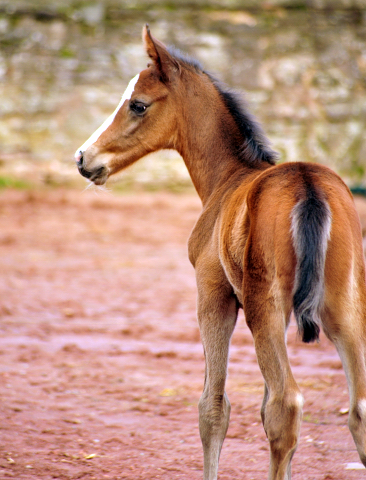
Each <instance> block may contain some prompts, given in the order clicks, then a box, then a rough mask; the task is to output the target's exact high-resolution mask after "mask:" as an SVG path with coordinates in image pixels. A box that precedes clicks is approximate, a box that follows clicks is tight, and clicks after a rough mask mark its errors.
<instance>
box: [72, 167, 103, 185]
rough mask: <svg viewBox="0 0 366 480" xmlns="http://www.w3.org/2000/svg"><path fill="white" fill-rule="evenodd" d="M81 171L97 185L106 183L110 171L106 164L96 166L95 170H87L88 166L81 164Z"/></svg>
mask: <svg viewBox="0 0 366 480" xmlns="http://www.w3.org/2000/svg"><path fill="white" fill-rule="evenodd" d="M79 172H80V174H81V175H82V176H83V177H85V178H87V179H88V180H90V181H91V182H93V183H94V184H95V185H104V184H105V182H106V181H107V180H108V177H109V171H108V169H107V167H105V166H104V165H102V166H100V167H98V168H94V169H93V170H87V169H86V168H84V167H82V166H80V167H79Z"/></svg>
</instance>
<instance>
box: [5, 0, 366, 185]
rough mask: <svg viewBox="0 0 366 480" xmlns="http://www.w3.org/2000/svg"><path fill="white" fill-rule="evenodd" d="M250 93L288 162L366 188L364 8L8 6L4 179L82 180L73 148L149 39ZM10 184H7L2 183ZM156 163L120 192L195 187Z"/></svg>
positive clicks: (119, 89) (234, 2)
mask: <svg viewBox="0 0 366 480" xmlns="http://www.w3.org/2000/svg"><path fill="white" fill-rule="evenodd" d="M146 22H148V23H149V24H150V28H151V30H152V33H153V34H154V35H155V36H156V37H158V38H159V39H161V40H162V41H164V42H165V43H167V44H174V45H176V46H177V47H178V48H180V49H182V50H184V51H186V52H187V53H189V54H191V55H193V56H195V57H196V58H198V59H199V60H200V61H201V62H202V63H203V64H204V66H205V67H206V68H207V69H208V70H210V71H212V72H214V73H216V75H217V76H218V77H219V78H221V79H222V80H223V81H224V82H226V83H228V84H229V85H231V86H232V87H234V88H235V89H238V90H240V91H243V92H246V99H247V101H248V103H249V105H250V108H251V110H252V111H253V112H254V113H255V114H256V115H257V116H258V118H259V119H260V121H261V122H262V123H263V125H264V128H265V131H266V133H267V134H268V137H269V138H270V140H271V141H272V143H273V145H274V147H275V149H277V150H278V151H279V152H280V155H281V160H284V161H294V160H306V161H315V162H320V163H323V164H326V165H329V166H331V167H333V168H335V169H336V170H337V171H338V172H339V173H341V175H343V176H344V177H345V178H346V180H347V181H348V183H350V184H356V183H358V184H359V183H363V184H365V182H366V135H365V125H366V1H364V0H358V1H357V0H354V1H352V0H334V1H330V0H329V1H327V0H313V1H307V2H301V1H289V0H288V1H285V0H273V1H266V2H264V1H254V0H252V1H250V0H242V1H239V0H215V1H212V0H210V1H209V2H208V1H206V0H199V1H194V2H193V1H191V2H189V1H186V0H181V1H180V2H179V1H170V2H166V3H165V2H153V1H147V0H105V1H104V2H101V1H99V2H98V1H76V0H62V1H61V0H56V1H53V2H49V1H46V0H39V1H20V0H9V1H1V0H0V46H1V49H0V96H1V101H0V168H1V170H2V172H3V173H4V172H5V173H6V174H7V175H12V176H18V177H21V178H27V179H31V180H34V181H35V180H42V181H45V182H63V181H65V180H67V181H68V180H69V179H70V178H77V173H76V171H75V168H74V166H73V163H72V157H73V153H74V151H75V149H76V148H77V147H78V146H79V145H80V144H81V143H83V142H84V140H85V139H86V138H87V137H88V136H89V135H90V134H91V133H92V132H93V131H94V129H95V128H96V127H98V126H99V125H100V124H101V123H102V121H103V120H104V119H105V117H106V116H108V115H109V113H111V111H113V110H114V108H115V106H116V105H117V103H118V102H119V99H120V96H121V94H122V93H123V91H124V88H125V86H126V85H127V82H128V81H129V79H130V78H131V77H132V76H134V75H135V74H136V73H138V72H139V71H140V70H141V69H142V68H144V67H145V65H146V58H145V55H144V52H143V48H142V44H141V29H142V25H143V24H144V23H146ZM0 174H1V172H0ZM187 179H188V177H187V173H186V171H185V168H184V166H183V163H182V161H181V159H179V158H178V156H177V155H175V154H171V153H170V152H165V153H160V154H158V155H154V156H153V157H148V158H147V159H146V160H144V161H143V162H141V163H140V164H138V165H137V166H136V167H134V168H132V170H130V171H129V172H126V174H124V175H123V180H120V181H121V182H122V183H123V184H131V183H147V184H149V185H154V186H159V185H164V184H168V183H171V182H177V184H181V183H183V184H184V183H186V182H187V181H188V180H187Z"/></svg>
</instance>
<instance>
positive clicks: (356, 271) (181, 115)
mask: <svg viewBox="0 0 366 480" xmlns="http://www.w3.org/2000/svg"><path fill="white" fill-rule="evenodd" d="M143 40H144V44H145V49H146V52H147V55H148V56H149V57H150V60H151V61H150V63H149V64H148V66H147V68H146V69H145V70H143V71H142V72H141V73H140V74H138V75H137V76H136V77H134V78H133V79H132V80H131V82H130V83H129V85H128V88H127V90H126V92H125V93H124V95H123V97H122V99H121V101H120V103H119V105H118V107H117V108H116V110H115V111H114V113H113V114H112V115H111V116H110V117H109V118H108V119H107V120H106V121H105V122H104V123H103V125H102V126H101V127H100V128H99V129H98V130H97V131H96V132H95V133H94V134H93V135H92V136H91V137H90V139H89V140H87V141H86V142H85V143H84V145H83V146H82V147H80V148H79V149H78V150H77V152H76V155H75V157H76V162H77V166H78V168H79V171H80V173H81V174H82V175H84V176H85V177H86V178H88V179H89V180H91V181H92V182H94V183H95V184H96V185H101V184H104V183H105V182H106V180H107V179H108V178H109V177H110V176H111V175H113V174H114V173H116V172H118V171H119V170H121V169H123V168H126V167H127V166H128V165H131V164H132V163H134V162H135V161H137V160H138V159H140V158H141V157H143V156H144V155H146V154H148V153H151V152H154V151H157V150H159V149H163V148H170V149H175V150H177V151H178V152H179V153H180V154H181V156H182V157H183V160H184V162H185V164H186V166H187V168H188V171H189V173H190V176H191V178H192V181H193V184H194V186H195V188H196V190H197V193H198V195H199V196H200V198H201V200H202V205H203V209H202V213H201V215H200V217H199V219H198V221H197V223H196V226H195V228H194V230H193V232H192V235H191V237H190V239H189V258H190V261H191V262H192V264H193V266H194V267H195V270H196V277H197V288H198V322H199V327H200V332H201V338H202V343H203V347H204V353H205V361H206V371H205V383H204V390H203V393H202V396H201V399H200V401H199V429H200V435H201V440H202V445H203V451H204V479H205V480H214V479H216V478H217V472H218V463H219V456H220V451H221V447H222V443H223V441H224V438H225V435H226V432H227V428H228V424H229V416H230V403H229V400H228V398H227V396H226V393H225V381H226V375H227V363H228V351H229V344H230V338H231V335H232V333H233V330H234V327H235V323H236V319H237V314H238V310H239V308H243V310H244V314H245V318H246V322H247V324H248V326H249V328H250V330H251V333H252V335H253V339H254V344H255V349H256V354H257V359H258V364H259V367H260V369H261V372H262V374H263V377H264V382H265V391H264V399H263V403H262V408H261V416H262V421H263V426H264V429H265V432H266V434H267V437H268V441H269V444H270V468H269V476H268V478H269V479H270V480H275V479H276V480H283V479H286V480H289V479H290V478H291V459H292V456H293V454H294V452H295V450H296V447H297V443H298V437H299V430H300V423H301V418H302V406H303V397H302V395H301V393H300V390H299V388H298V386H297V384H296V382H295V379H294V377H293V375H292V372H291V368H290V364H289V360H288V355H287V349H286V330H287V327H288V325H289V321H290V315H291V312H294V315H295V318H296V321H297V325H298V330H299V333H300V335H301V337H302V339H303V341H304V342H313V341H315V340H317V339H318V336H319V331H320V328H322V329H323V331H324V332H325V335H326V336H327V337H328V338H329V339H330V340H331V341H332V342H333V343H334V344H335V346H336V348H337V350H338V352H339V355H340V358H341V360H342V363H343V367H344V370H345V372H346V376H347V381H348V386H349V394H350V409H349V421H348V423H349V427H350V430H351V433H352V435H353V439H354V441H355V444H356V447H357V450H358V453H359V456H360V458H361V460H362V462H363V464H364V465H366V364H365V350H366V285H365V261H364V255H363V248H362V237H361V227H360V222H359V219H358V216H357V213H356V211H355V207H354V203H353V199H352V195H351V193H350V191H349V189H348V188H347V187H346V185H345V184H344V183H343V181H342V180H341V179H340V177H339V176H338V175H336V174H335V173H334V172H333V171H331V170H330V169H328V168H326V167H324V166H320V165H316V164H311V163H302V162H294V163H283V164H280V165H276V162H275V160H276V155H275V154H274V152H273V151H272V150H271V149H270V147H269V146H268V143H267V141H266V139H265V137H264V135H263V133H262V131H261V129H260V127H259V126H258V124H257V123H256V122H255V121H254V119H253V118H252V117H251V115H250V114H249V113H248V111H247V109H246V107H245V106H244V105H243V104H242V102H241V101H240V99H239V98H238V97H237V95H236V94H234V93H233V92H231V91H230V90H228V89H227V88H226V87H225V86H223V85H221V84H220V83H219V82H217V81H216V80H215V79H214V78H213V77H212V76H211V75H210V74H209V73H207V72H206V71H205V70H203V69H202V67H201V65H200V64H199V63H198V62H197V61H195V60H193V59H190V58H188V57H186V56H184V55H182V54H180V53H179V52H177V51H176V50H174V49H170V48H166V47H165V46H164V45H163V44H162V43H161V42H159V41H158V40H156V39H155V38H154V37H153V36H152V35H151V33H150V31H149V28H148V27H147V26H146V27H145V28H144V30H143Z"/></svg>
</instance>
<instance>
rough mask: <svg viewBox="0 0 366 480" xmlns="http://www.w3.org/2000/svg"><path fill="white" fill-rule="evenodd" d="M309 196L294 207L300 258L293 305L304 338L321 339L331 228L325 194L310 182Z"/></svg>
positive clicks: (304, 340) (296, 239) (295, 233)
mask: <svg viewBox="0 0 366 480" xmlns="http://www.w3.org/2000/svg"><path fill="white" fill-rule="evenodd" d="M307 187H308V188H307V195H306V198H304V199H302V200H300V201H299V202H298V203H297V204H296V205H295V207H294V208H293V210H292V235H293V241H294V248H295V253H296V258H297V265H296V275H295V286H294V295H293V308H294V313H295V317H296V321H297V325H298V329H299V333H300V334H301V336H302V341H303V342H305V343H310V342H313V341H315V340H318V339H319V332H320V319H319V315H318V311H319V307H320V305H321V302H322V300H323V294H324V266H325V258H326V251H327V244H328V239H329V235H330V228H331V213H330V209H329V205H328V203H327V202H326V200H325V198H322V195H321V194H319V193H318V192H317V191H316V189H315V188H314V186H309V185H308V186H307Z"/></svg>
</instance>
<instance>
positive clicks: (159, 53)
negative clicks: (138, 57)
mask: <svg viewBox="0 0 366 480" xmlns="http://www.w3.org/2000/svg"><path fill="white" fill-rule="evenodd" d="M142 39H143V42H144V46H145V50H146V53H147V55H148V56H149V57H150V58H151V60H152V61H153V62H154V64H155V67H156V68H157V70H158V71H159V73H160V76H161V79H162V81H163V82H169V81H170V80H171V78H172V75H173V74H174V73H175V72H177V71H179V70H180V67H179V63H178V61H177V60H176V59H175V58H174V57H172V55H170V53H169V52H168V50H167V48H166V46H165V45H164V44H163V43H162V42H159V40H157V39H156V38H154V37H153V36H152V35H151V33H150V29H149V25H147V24H146V25H145V26H144V28H143V30H142Z"/></svg>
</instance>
